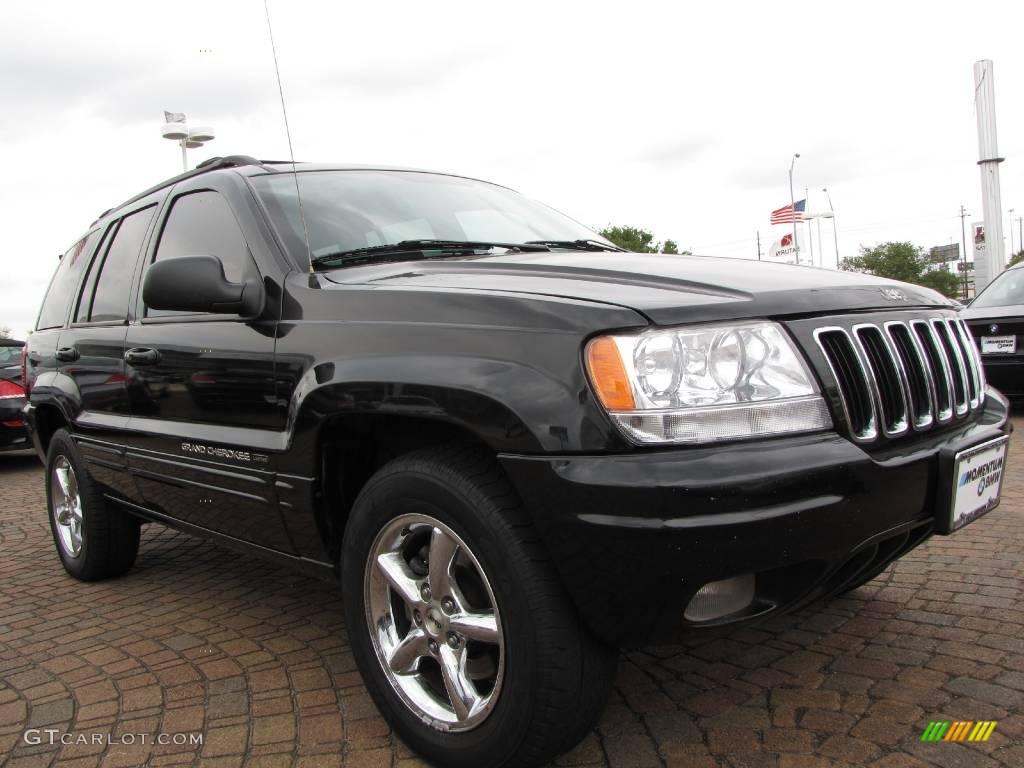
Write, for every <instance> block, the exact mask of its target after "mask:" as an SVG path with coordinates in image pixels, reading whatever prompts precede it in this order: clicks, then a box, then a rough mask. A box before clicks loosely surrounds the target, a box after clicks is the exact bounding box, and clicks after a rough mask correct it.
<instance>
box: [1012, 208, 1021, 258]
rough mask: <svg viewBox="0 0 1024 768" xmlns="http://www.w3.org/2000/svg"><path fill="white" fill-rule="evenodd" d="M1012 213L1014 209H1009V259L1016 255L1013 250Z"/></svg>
mask: <svg viewBox="0 0 1024 768" xmlns="http://www.w3.org/2000/svg"><path fill="white" fill-rule="evenodd" d="M1013 211H1014V209H1013V208H1011V209H1010V256H1011V257H1012V256H1013V254H1015V253H1016V251H1015V250H1013ZM1021 247H1024V246H1021Z"/></svg>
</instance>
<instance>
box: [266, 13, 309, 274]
mask: <svg viewBox="0 0 1024 768" xmlns="http://www.w3.org/2000/svg"><path fill="white" fill-rule="evenodd" d="M267 3H268V0H263V10H264V12H265V13H266V15H267V32H269V33H270V51H271V53H273V54H274V72H275V73H276V74H277V92H278V95H280V97H281V114H282V115H283V116H284V133H285V136H287V137H288V154H289V155H290V156H291V160H292V178H293V179H295V197H296V199H297V200H298V203H299V218H300V219H302V234H303V236H304V237H305V239H306V256H307V257H308V258H309V271H310V272H313V271H314V270H313V249H312V247H310V245H309V227H307V226H306V212H305V211H304V210H303V208H302V193H301V192H300V191H299V174H298V171H296V169H295V150H294V149H292V132H291V129H290V128H289V127H288V110H287V109H286V108H285V105H284V88H283V87H282V86H281V68H280V67H279V66H278V64H277V46H276V45H274V28H273V27H272V26H271V25H270V6H269V5H268V4H267Z"/></svg>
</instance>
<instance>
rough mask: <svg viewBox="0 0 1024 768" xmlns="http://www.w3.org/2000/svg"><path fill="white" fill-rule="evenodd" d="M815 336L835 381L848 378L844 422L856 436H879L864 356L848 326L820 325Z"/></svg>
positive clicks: (867, 439)
mask: <svg viewBox="0 0 1024 768" xmlns="http://www.w3.org/2000/svg"><path fill="white" fill-rule="evenodd" d="M814 338H815V340H816V341H817V342H818V346H820V347H821V350H822V352H824V354H825V360H826V361H827V362H828V366H829V368H830V369H831V371H832V375H833V376H834V377H835V379H836V381H844V380H845V381H848V382H849V383H850V388H849V389H848V390H847V391H846V392H841V393H840V395H841V396H840V403H841V404H842V408H843V416H844V417H845V422H846V424H847V425H849V427H850V431H851V434H852V436H853V439H854V440H857V441H858V442H870V441H871V440H874V439H876V438H877V437H878V426H877V425H878V414H877V412H876V410H875V398H874V397H873V396H872V394H871V386H870V384H869V381H868V372H867V369H866V368H865V367H864V360H863V359H862V357H861V355H860V352H859V351H858V350H857V346H856V345H855V344H854V343H853V339H852V338H851V337H850V334H849V333H847V331H846V329H845V328H839V327H830V328H818V329H817V330H816V331H815V332H814Z"/></svg>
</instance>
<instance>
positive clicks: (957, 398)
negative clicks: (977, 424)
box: [932, 318, 970, 416]
mask: <svg viewBox="0 0 1024 768" xmlns="http://www.w3.org/2000/svg"><path fill="white" fill-rule="evenodd" d="M932 328H933V329H934V331H935V335H936V336H937V337H938V338H939V345H940V346H941V348H942V351H943V352H944V353H945V354H946V359H947V360H949V369H950V371H951V372H952V376H953V402H954V404H955V406H956V415H957V416H963V415H964V414H965V413H967V411H968V410H969V407H970V404H969V397H970V396H969V395H968V389H967V371H966V369H965V366H964V361H963V355H961V354H960V350H959V348H958V347H957V345H956V343H955V341H954V339H953V334H952V333H951V332H950V330H949V326H948V325H947V324H946V323H945V322H944V321H943V320H940V319H938V318H935V319H933V320H932Z"/></svg>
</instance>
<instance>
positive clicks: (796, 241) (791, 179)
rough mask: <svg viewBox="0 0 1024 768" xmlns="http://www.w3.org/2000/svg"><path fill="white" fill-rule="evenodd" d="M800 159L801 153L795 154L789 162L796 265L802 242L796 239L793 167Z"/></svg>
mask: <svg viewBox="0 0 1024 768" xmlns="http://www.w3.org/2000/svg"><path fill="white" fill-rule="evenodd" d="M798 157H800V153H799V152H794V153H793V159H792V160H790V161H789V213H790V215H791V216H792V218H791V219H790V221H791V222H792V224H793V248H794V249H796V263H797V264H799V263H800V241H799V240H797V239H796V198H795V197H793V166H794V165H796V159H797V158H798Z"/></svg>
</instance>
